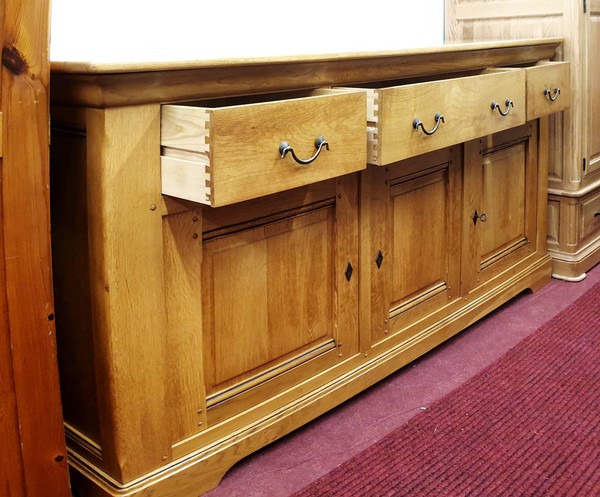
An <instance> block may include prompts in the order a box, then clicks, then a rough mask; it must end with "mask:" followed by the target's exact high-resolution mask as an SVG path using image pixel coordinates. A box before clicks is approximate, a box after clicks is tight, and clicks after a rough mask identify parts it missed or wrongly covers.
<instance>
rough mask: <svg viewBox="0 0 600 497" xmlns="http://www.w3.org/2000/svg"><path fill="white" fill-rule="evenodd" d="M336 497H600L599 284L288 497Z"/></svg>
mask: <svg viewBox="0 0 600 497" xmlns="http://www.w3.org/2000/svg"><path fill="white" fill-rule="evenodd" d="M356 429H357V430H359V429H360V427H358V426H357V427H356ZM333 496H339V497H342V496H343V497H359V496H360V497H367V496H372V497H383V496H394V497H396V496H398V497H400V496H411V497H415V496H431V497H467V496H469V497H475V496H481V497H511V496H515V497H516V496H519V497H537V496H552V497H571V496H572V497H585V496H589V497H597V496H600V284H597V285H595V286H594V287H593V288H591V289H590V290H589V291H588V292H587V293H586V294H585V295H583V296H582V297H581V298H580V299H578V300H577V301H576V302H575V303H573V304H572V305H571V306H570V307H568V308H567V309H565V310H564V311H563V312H561V313H560V314H558V315H557V316H556V317H555V318H554V319H552V320H551V321H549V322H548V323H546V324H545V325H544V326H542V327H541V328H540V329H539V330H537V331H536V332H534V333H533V334H532V335H530V336H529V337H527V338H526V339H525V340H523V341H522V342H521V343H519V344H518V345H517V346H515V347H514V348H513V349H512V350H511V351H510V352H509V353H507V354H506V355H505V356H503V357H502V358H501V359H499V360H498V361H496V362H495V363H494V364H492V365H491V366H490V367H489V368H487V369H486V370H484V371H482V372H481V373H480V374H478V375H477V376H475V377H474V378H472V379H471V380H470V381H468V382H467V383H465V384H464V385H462V386H461V387H460V388H458V389H457V390H455V391H454V392H452V393H451V394H449V395H447V396H446V397H444V398H443V399H441V400H440V401H438V402H437V403H435V404H433V405H432V406H431V407H429V408H428V409H427V410H426V411H423V412H422V413H421V414H419V415H418V416H416V417H415V418H413V419H412V420H411V421H409V422H408V423H407V424H406V425H404V426H402V427H401V428H398V429H397V430H395V431H394V432H392V433H390V434H389V435H387V436H386V437H384V438H383V439H382V440H380V441H379V442H378V443H376V444H375V445H373V446H371V447H369V448H368V449H366V450H364V451H363V452H362V453H360V454H358V455H356V456H354V457H353V458H351V459H350V460H348V461H346V462H345V463H343V464H341V465H340V466H338V467H337V468H336V469H334V470H333V471H331V472H330V473H328V474H326V475H324V476H323V477H322V478H320V479H319V480H317V481H315V482H314V483H312V484H311V485H309V486H307V487H305V488H304V489H302V490H301V491H299V492H296V493H295V494H294V496H293V497H333Z"/></svg>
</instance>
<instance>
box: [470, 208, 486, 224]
mask: <svg viewBox="0 0 600 497" xmlns="http://www.w3.org/2000/svg"><path fill="white" fill-rule="evenodd" d="M487 219H488V217H487V214H486V213H485V212H482V213H481V214H477V210H475V213H474V214H473V224H477V220H480V221H481V222H482V223H485V222H486V221H487Z"/></svg>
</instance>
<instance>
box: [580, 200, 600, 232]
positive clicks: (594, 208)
mask: <svg viewBox="0 0 600 497" xmlns="http://www.w3.org/2000/svg"><path fill="white" fill-rule="evenodd" d="M595 233H600V192H595V193H593V194H591V195H589V196H586V197H584V198H583V199H582V201H581V232H580V234H579V241H582V240H585V239H586V238H587V237H589V236H590V235H593V234H595Z"/></svg>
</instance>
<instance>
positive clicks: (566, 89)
mask: <svg viewBox="0 0 600 497" xmlns="http://www.w3.org/2000/svg"><path fill="white" fill-rule="evenodd" d="M570 71H571V63H570V62H538V63H537V64H536V65H534V66H531V67H527V68H526V69H525V72H526V73H527V120H528V121H530V120H531V119H536V118H538V117H542V116H547V115H548V114H553V113H554V112H560V111H562V110H565V109H567V108H568V107H569V106H570V105H571V72H570Z"/></svg>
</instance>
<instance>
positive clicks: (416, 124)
mask: <svg viewBox="0 0 600 497" xmlns="http://www.w3.org/2000/svg"><path fill="white" fill-rule="evenodd" d="M434 119H435V128H433V129H432V130H431V131H427V130H426V129H425V126H423V123H422V122H421V121H420V120H419V119H415V120H414V121H413V128H414V129H415V131H418V130H419V126H420V127H421V129H422V130H423V133H425V134H426V135H429V136H431V135H433V134H434V133H435V132H436V131H437V130H438V128H439V127H440V122H442V123H445V122H446V121H444V116H442V115H441V114H440V113H439V112H437V113H436V114H435V117H434Z"/></svg>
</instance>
